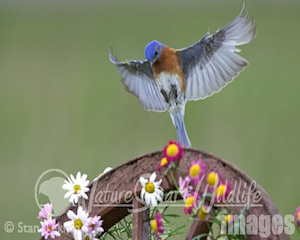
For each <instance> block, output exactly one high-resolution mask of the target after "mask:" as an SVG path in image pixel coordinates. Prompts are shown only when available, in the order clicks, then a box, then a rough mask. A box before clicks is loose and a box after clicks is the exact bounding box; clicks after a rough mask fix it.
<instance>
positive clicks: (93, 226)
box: [88, 215, 104, 239]
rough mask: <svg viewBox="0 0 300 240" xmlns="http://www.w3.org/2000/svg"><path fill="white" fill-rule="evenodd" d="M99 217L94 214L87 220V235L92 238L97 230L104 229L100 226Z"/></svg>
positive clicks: (102, 230) (101, 230)
mask: <svg viewBox="0 0 300 240" xmlns="http://www.w3.org/2000/svg"><path fill="white" fill-rule="evenodd" d="M100 219H101V217H99V216H97V215H96V216H94V217H92V218H89V220H88V235H89V237H90V239H93V237H94V236H96V234H97V233H99V232H104V229H103V228H102V227H101V226H102V223H103V220H100Z"/></svg>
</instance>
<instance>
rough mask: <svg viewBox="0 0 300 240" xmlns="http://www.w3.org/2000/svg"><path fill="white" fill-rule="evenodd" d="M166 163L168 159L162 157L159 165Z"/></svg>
mask: <svg viewBox="0 0 300 240" xmlns="http://www.w3.org/2000/svg"><path fill="white" fill-rule="evenodd" d="M167 163H168V159H167V158H163V159H162V160H161V161H160V166H162V167H163V166H165V165H166V164H167Z"/></svg>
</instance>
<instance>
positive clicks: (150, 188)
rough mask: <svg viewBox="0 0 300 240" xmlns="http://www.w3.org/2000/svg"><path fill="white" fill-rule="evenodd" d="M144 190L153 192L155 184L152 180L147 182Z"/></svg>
mask: <svg viewBox="0 0 300 240" xmlns="http://www.w3.org/2000/svg"><path fill="white" fill-rule="evenodd" d="M145 190H146V192H147V193H154V190H155V186H154V184H153V183H152V182H147V183H146V186H145Z"/></svg>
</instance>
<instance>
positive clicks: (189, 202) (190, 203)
mask: <svg viewBox="0 0 300 240" xmlns="http://www.w3.org/2000/svg"><path fill="white" fill-rule="evenodd" d="M199 198H200V195H199V193H196V192H194V193H193V194H190V195H189V196H188V198H187V199H186V200H185V204H184V208H183V212H184V213H185V214H191V213H192V211H193V209H195V208H196V207H197V204H198V201H199Z"/></svg>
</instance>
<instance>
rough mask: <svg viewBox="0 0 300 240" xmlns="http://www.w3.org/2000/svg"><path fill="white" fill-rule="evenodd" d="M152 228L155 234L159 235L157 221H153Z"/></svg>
mask: <svg viewBox="0 0 300 240" xmlns="http://www.w3.org/2000/svg"><path fill="white" fill-rule="evenodd" d="M151 227H152V229H153V232H155V233H157V232H158V227H157V222H156V220H153V221H152V223H151Z"/></svg>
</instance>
